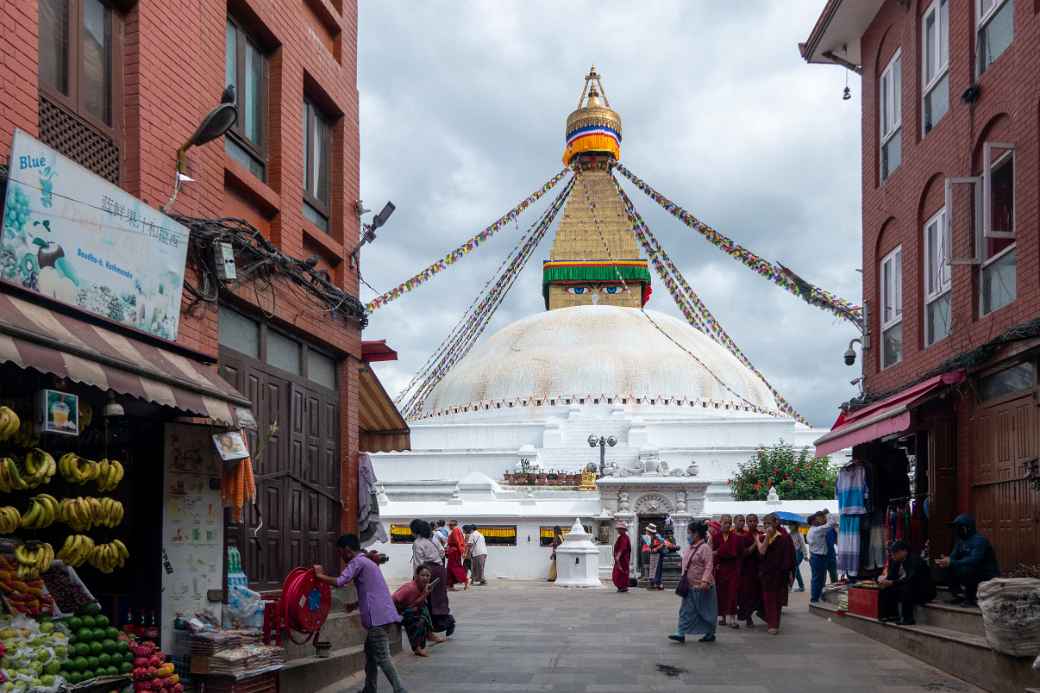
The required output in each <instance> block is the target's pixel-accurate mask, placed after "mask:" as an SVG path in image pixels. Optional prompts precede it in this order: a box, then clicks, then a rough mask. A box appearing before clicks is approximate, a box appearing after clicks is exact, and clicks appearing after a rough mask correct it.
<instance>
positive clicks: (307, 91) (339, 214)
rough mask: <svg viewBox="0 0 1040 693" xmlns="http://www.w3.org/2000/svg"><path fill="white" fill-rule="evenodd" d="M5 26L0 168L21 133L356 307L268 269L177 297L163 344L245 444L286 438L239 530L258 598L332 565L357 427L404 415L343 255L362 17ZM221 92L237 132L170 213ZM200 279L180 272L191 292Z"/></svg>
mask: <svg viewBox="0 0 1040 693" xmlns="http://www.w3.org/2000/svg"><path fill="white" fill-rule="evenodd" d="M0 26H2V27H3V28H4V30H3V31H2V32H0V56H2V58H0V103H3V108H0V163H6V161H7V158H8V156H9V153H10V148H11V146H12V138H13V136H14V132H15V130H16V129H20V130H22V131H24V132H25V133H27V134H29V135H31V136H32V137H34V138H36V139H38V140H40V141H42V142H43V143H44V144H46V145H48V146H50V147H52V148H53V149H55V150H57V151H58V152H60V153H61V154H64V155H65V156H67V157H69V158H71V159H73V160H75V161H77V162H79V163H80V164H82V165H83V166H85V167H86V168H88V169H89V170H90V171H92V172H93V173H95V174H97V175H99V176H101V177H102V178H105V179H107V180H108V181H110V182H112V183H115V184H117V185H118V186H120V187H121V188H122V189H124V190H125V191H126V192H128V193H129V194H130V195H133V196H134V197H136V198H139V199H140V200H142V201H144V202H145V203H146V204H148V205H150V206H151V207H153V208H156V209H159V208H164V205H165V208H164V209H165V211H166V212H167V213H168V214H171V215H174V216H177V215H182V216H183V217H188V218H194V219H196V220H206V219H221V218H225V217H235V218H239V219H242V220H244V221H245V222H247V223H248V225H251V226H252V227H254V228H255V229H258V230H259V231H260V232H261V233H262V235H263V237H264V238H265V239H266V240H267V241H269V243H270V247H271V248H273V250H274V251H275V252H277V253H279V254H280V257H283V258H288V260H285V262H283V266H285V265H288V266H290V267H291V268H292V269H293V270H294V271H297V270H298V271H299V272H301V273H302V275H301V276H304V277H305V278H308V282H310V283H314V282H317V281H318V280H317V279H313V278H314V277H316V276H319V275H320V276H321V277H324V280H325V281H327V282H328V283H329V284H331V285H332V287H334V289H336V290H338V291H341V292H345V293H343V298H342V300H340V301H338V303H339V304H346V303H350V304H351V305H354V304H356V306H357V307H358V309H359V311H360V312H357V313H356V315H355V316H354V318H353V319H350V318H349V317H344V315H343V311H337V310H336V308H338V307H340V306H339V305H337V306H332V307H330V306H329V305H327V304H326V303H325V302H322V301H321V300H318V299H317V298H316V296H315V293H314V292H313V291H310V288H311V287H310V285H309V284H308V283H306V282H305V283H304V284H303V285H301V284H300V283H299V282H293V281H290V280H287V279H285V278H284V277H282V278H279V276H278V275H277V273H275V274H274V275H264V278H262V279H261V278H257V279H255V280H254V281H249V280H248V279H242V280H241V281H239V282H237V283H229V284H227V285H225V286H224V287H223V288H222V289H221V290H220V291H219V292H218V294H219V300H198V298H199V297H198V296H197V295H194V294H192V293H189V292H187V291H186V292H184V295H183V297H182V302H181V306H182V315H181V320H180V329H179V333H178V334H177V337H176V342H175V343H174V344H169V343H166V344H160V345H159V346H161V347H162V348H164V349H168V350H171V351H174V352H176V353H179V354H181V355H185V356H188V357H189V358H191V359H194V360H196V361H199V362H210V363H213V362H217V363H219V366H220V369H221V373H222V374H223V375H224V377H225V378H226V379H227V380H229V381H230V382H231V383H232V384H233V385H234V386H235V387H236V388H237V389H238V390H239V391H240V392H241V393H243V394H244V395H246V397H247V398H248V399H249V400H250V401H251V402H252V404H253V412H254V414H255V418H256V420H257V423H258V435H256V436H253V444H254V446H256V445H258V444H263V442H264V440H265V439H266V438H267V436H268V431H269V429H270V426H271V425H272V424H274V423H275V422H277V423H278V431H277V433H275V434H274V435H272V436H271V437H270V441H269V442H267V444H266V449H265V452H264V455H263V458H262V459H260V460H259V461H258V467H257V469H256V476H257V483H258V499H259V504H260V509H261V511H262V514H263V523H262V529H260V531H259V534H258V535H256V536H255V538H254V533H253V531H252V530H253V529H255V528H257V527H258V525H260V524H261V522H260V518H259V517H257V516H256V514H255V513H254V512H252V511H250V512H248V513H247V515H246V516H245V518H244V521H243V522H242V523H241V524H233V525H229V527H228V534H229V541H230V543H232V544H237V545H238V546H239V548H240V549H241V550H242V554H243V563H244V568H245V571H246V573H247V574H248V575H249V578H250V581H251V583H252V584H255V585H256V586H259V587H263V588H273V587H276V586H278V585H280V583H281V580H282V578H283V577H284V575H285V573H286V571H287V569H288V568H289V567H291V566H294V565H310V564H312V563H315V562H321V563H324V564H326V566H327V569H332V568H335V567H337V559H336V558H335V554H334V546H333V542H334V539H335V536H336V535H337V534H338V533H339V532H340V531H343V530H352V529H356V522H357V516H356V499H357V459H358V446H359V440H360V439H361V437H362V435H363V434H367V439H368V440H369V441H370V442H372V444H373V445H374V446H375V448H376V449H378V448H379V445H380V443H379V435H378V433H379V432H378V431H363V430H362V419H365V418H367V420H370V421H384V420H392V419H394V415H396V412H395V411H393V409H392V405H389V407H388V406H387V401H386V396H385V393H384V392H383V391H382V388H381V387H378V383H375V382H374V375H373V374H372V373H371V371H370V370H369V369H368V368H367V365H366V362H365V358H364V354H363V347H362V341H361V328H362V326H363V323H364V317H363V309H360V303H357V302H356V296H357V291H358V274H357V271H356V265H355V263H354V261H353V260H352V259H351V257H350V252H351V250H352V248H353V247H354V246H355V244H356V243H357V241H358V238H359V228H360V214H359V212H358V210H360V209H361V207H360V201H359V175H360V172H359V166H360V152H359V147H360V144H359V129H358V93H357V30H358V20H357V3H356V2H355V1H354V0H304V1H302V2H297V3H281V2H274V1H272V0H228V2H226V3H225V2H224V1H223V0H221V1H219V2H210V1H208V0H167V1H163V2H159V1H157V0H136V1H135V0H18V1H17V2H5V3H3V4H2V5H0ZM229 84H231V85H234V86H235V87H236V97H237V105H238V109H239V116H238V120H237V122H236V124H235V125H234V126H233V127H232V129H231V131H230V132H229V133H228V134H227V135H226V136H225V137H223V138H221V139H218V140H216V141H213V142H210V143H209V144H205V145H203V146H199V147H194V148H191V149H190V150H188V152H187V168H186V174H187V175H188V176H189V177H190V178H191V179H193V181H190V182H185V183H184V184H182V185H181V186H180V189H179V192H178V193H177V195H176V199H175V200H174V201H173V204H172V205H171V204H170V201H171V195H172V193H173V188H174V181H175V171H176V166H177V149H178V146H180V144H181V143H183V142H186V141H187V140H188V139H189V137H190V136H191V135H192V133H193V131H195V128H196V127H197V126H198V125H199V123H200V121H201V120H202V118H203V117H204V116H205V115H206V114H207V112H209V111H210V110H211V109H212V108H214V107H215V106H216V105H217V104H218V103H219V102H220V99H221V94H222V92H223V91H224V89H225V87H226V85H229ZM177 218H181V217H180V216H177ZM185 223H187V222H185ZM189 226H190V228H192V232H193V235H194V231H195V227H194V226H191V225H189ZM296 260H306V261H307V262H306V263H305V265H298V264H296ZM239 269H240V270H242V267H241V266H240V267H239ZM203 280H204V277H202V276H201V275H200V273H199V271H198V264H197V263H196V262H193V261H192V260H191V259H189V263H188V270H187V275H186V284H187V283H191V284H192V285H194V286H196V287H203V288H205V286H206V285H205V284H204V283H203ZM311 280H313V281H311ZM212 288H213V287H212V286H210V287H209V289H212ZM14 290H15V288H13V287H10V286H8V285H3V284H0V292H6V291H14ZM210 298H212V297H210ZM34 300H36V299H34ZM48 307H52V308H54V309H55V310H61V307H60V306H51V305H50V304H48ZM91 320H93V318H91ZM106 327H108V328H111V329H112V330H114V331H116V332H119V331H120V328H119V326H117V325H116V326H113V325H107V326H106ZM132 336H133V337H134V338H140V339H142V340H145V341H148V340H147V337H146V336H142V335H139V334H134V335H132ZM362 393H368V394H367V396H366V395H363V394H362ZM373 398H375V399H377V400H379V401H377V402H373V401H372V400H373ZM380 398H381V399H380ZM363 399H364V400H366V401H362V400H363ZM365 406H367V407H370V408H371V407H374V408H375V410H377V411H376V412H375V413H372V412H369V413H368V415H367V417H366V414H365V412H363V411H362V409H363V407H365ZM388 412H389V413H388ZM381 414H382V415H381ZM396 418H397V419H398V420H399V419H400V417H399V416H397V417H396ZM397 423H398V424H399V425H394V426H393V428H395V429H397V430H395V433H396V434H400V433H401V430H400V429H403V428H404V424H403V422H400V421H397ZM399 439H400V435H398V443H399V442H400V440H399ZM405 444H406V442H405ZM255 449H256V448H255V447H254V450H255Z"/></svg>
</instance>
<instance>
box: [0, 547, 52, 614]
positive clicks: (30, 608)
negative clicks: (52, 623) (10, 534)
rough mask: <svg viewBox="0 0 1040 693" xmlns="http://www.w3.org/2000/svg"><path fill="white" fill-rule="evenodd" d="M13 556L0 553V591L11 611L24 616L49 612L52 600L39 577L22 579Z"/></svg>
mask: <svg viewBox="0 0 1040 693" xmlns="http://www.w3.org/2000/svg"><path fill="white" fill-rule="evenodd" d="M17 568H18V564H17V563H16V562H15V560H14V558H13V557H9V556H6V555H0V593H2V594H3V598H4V602H5V603H6V604H7V606H8V608H9V610H10V611H12V612H17V613H20V614H25V615H26V616H33V617H35V616H40V615H43V614H49V613H51V611H52V609H53V606H54V600H53V598H52V595H51V594H49V591H48V590H47V589H46V587H45V585H44V581H43V580H41V579H40V578H29V579H22V578H20V577H19V576H18V573H17Z"/></svg>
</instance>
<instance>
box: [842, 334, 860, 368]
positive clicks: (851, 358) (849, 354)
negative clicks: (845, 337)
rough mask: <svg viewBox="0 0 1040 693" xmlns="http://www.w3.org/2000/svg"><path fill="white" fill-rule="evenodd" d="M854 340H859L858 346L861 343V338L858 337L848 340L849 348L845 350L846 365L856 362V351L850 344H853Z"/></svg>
mask: <svg viewBox="0 0 1040 693" xmlns="http://www.w3.org/2000/svg"><path fill="white" fill-rule="evenodd" d="M856 342H859V343H860V346H862V345H863V340H862V339H860V338H859V337H856V338H855V339H853V340H851V341H850V342H849V348H848V349H846V350H845V365H846V366H851V365H852V364H854V363H856V352H855V351H853V350H852V345H853V344H855V343H856Z"/></svg>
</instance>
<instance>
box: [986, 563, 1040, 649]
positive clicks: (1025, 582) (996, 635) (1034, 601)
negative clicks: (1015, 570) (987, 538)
mask: <svg viewBox="0 0 1040 693" xmlns="http://www.w3.org/2000/svg"><path fill="white" fill-rule="evenodd" d="M978 600H979V609H980V610H981V611H982V622H983V624H985V626H986V640H987V641H988V642H989V646H990V647H992V648H993V649H994V650H995V651H997V652H1002V653H1004V654H1007V655H1011V656H1012V657H1035V656H1036V655H1037V653H1038V652H1040V579H1037V578H995V579H993V580H988V581H986V582H984V583H982V584H981V585H979V593H978Z"/></svg>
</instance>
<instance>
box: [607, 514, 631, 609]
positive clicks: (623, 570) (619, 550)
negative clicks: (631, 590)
mask: <svg viewBox="0 0 1040 693" xmlns="http://www.w3.org/2000/svg"><path fill="white" fill-rule="evenodd" d="M616 529H617V533H618V538H617V541H615V542H614V572H613V574H612V575H611V580H613V582H614V587H617V591H618V592H627V591H628V585H629V578H628V568H629V563H630V562H631V560H632V542H631V540H629V538H628V525H627V524H625V523H624V522H618V523H617V526H616Z"/></svg>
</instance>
